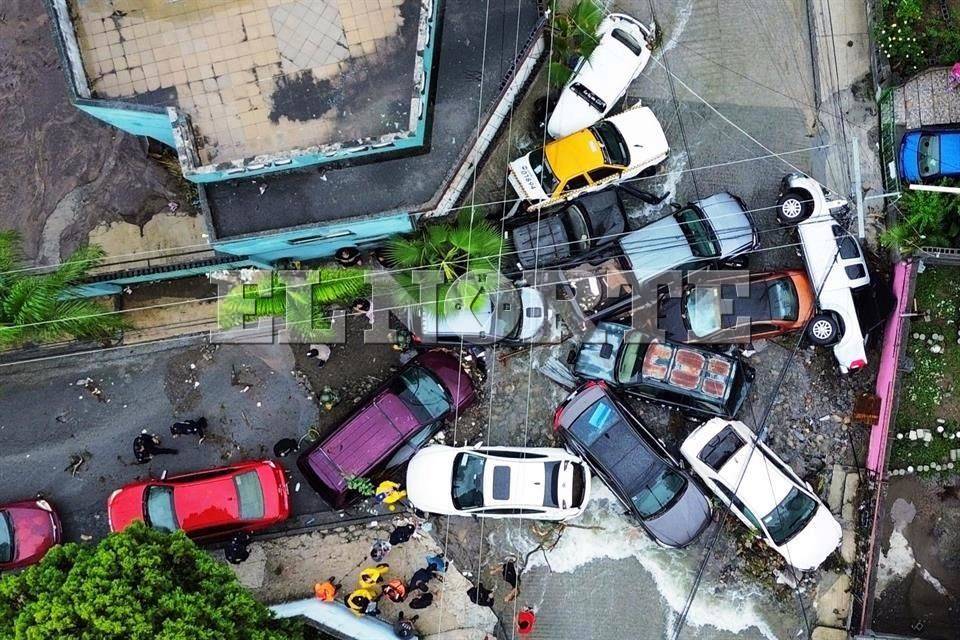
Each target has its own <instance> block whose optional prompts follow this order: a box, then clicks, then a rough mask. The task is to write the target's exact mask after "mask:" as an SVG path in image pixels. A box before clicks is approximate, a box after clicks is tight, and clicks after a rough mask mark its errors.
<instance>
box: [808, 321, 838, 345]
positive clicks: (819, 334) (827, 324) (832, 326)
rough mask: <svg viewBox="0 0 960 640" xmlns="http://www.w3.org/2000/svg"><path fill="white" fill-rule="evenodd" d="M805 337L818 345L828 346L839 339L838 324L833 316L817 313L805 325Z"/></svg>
mask: <svg viewBox="0 0 960 640" xmlns="http://www.w3.org/2000/svg"><path fill="white" fill-rule="evenodd" d="M807 337H808V338H810V342H812V343H813V344H815V345H817V346H818V347H828V346H830V345H832V344H835V343H836V342H837V341H838V340H839V339H840V325H839V324H838V323H837V321H836V319H835V318H834V317H833V316H830V315H827V314H825V313H820V314H817V315H815V316H814V317H813V320H811V321H810V326H809V327H807Z"/></svg>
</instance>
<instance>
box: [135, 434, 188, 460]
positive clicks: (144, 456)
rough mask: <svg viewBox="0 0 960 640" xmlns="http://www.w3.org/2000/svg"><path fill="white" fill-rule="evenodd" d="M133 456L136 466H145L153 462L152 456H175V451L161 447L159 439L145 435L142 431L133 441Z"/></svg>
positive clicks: (153, 435) (151, 435) (155, 436)
mask: <svg viewBox="0 0 960 640" xmlns="http://www.w3.org/2000/svg"><path fill="white" fill-rule="evenodd" d="M133 455H134V457H135V458H136V459H137V464H145V463H147V462H150V461H151V460H153V457H154V456H159V455H177V450H176V449H169V448H167V447H161V446H160V437H159V436H157V435H155V434H152V433H147V430H146V429H144V430H143V431H141V432H140V435H138V436H137V437H136V438H134V439H133Z"/></svg>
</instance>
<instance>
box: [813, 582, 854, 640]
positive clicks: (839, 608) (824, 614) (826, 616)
mask: <svg viewBox="0 0 960 640" xmlns="http://www.w3.org/2000/svg"><path fill="white" fill-rule="evenodd" d="M852 598H853V596H852V595H851V593H850V577H849V576H847V575H846V574H840V575H836V574H833V576H831V575H830V574H824V576H823V578H822V579H821V580H820V584H819V586H818V587H817V599H816V601H815V603H814V607H815V608H816V610H817V622H818V623H819V624H821V625H823V626H827V627H835V628H841V627H843V628H845V627H846V626H847V618H848V617H849V615H850V602H851V600H852Z"/></svg>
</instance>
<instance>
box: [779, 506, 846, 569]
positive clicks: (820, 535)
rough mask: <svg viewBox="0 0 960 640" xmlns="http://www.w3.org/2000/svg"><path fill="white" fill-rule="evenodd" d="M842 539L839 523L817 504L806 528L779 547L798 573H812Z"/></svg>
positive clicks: (823, 507)
mask: <svg viewBox="0 0 960 640" xmlns="http://www.w3.org/2000/svg"><path fill="white" fill-rule="evenodd" d="M842 538H843V529H842V528H841V527H840V523H839V522H837V519H836V518H834V517H833V514H831V513H830V511H829V510H828V509H827V508H826V507H825V506H823V505H822V504H819V505H818V506H817V510H816V512H815V513H814V514H813V518H812V519H811V520H810V522H808V523H807V526H806V527H804V528H803V530H802V531H800V532H799V533H798V534H797V535H795V536H794V537H793V538H792V539H790V540H789V541H788V542H787V543H786V544H784V545H783V546H782V547H781V553H782V555H783V556H784V557H785V558H786V559H787V561H788V562H789V563H790V564H791V565H793V566H794V567H795V568H797V569H799V570H800V571H812V570H813V569H816V568H817V567H819V566H820V565H821V564H822V563H823V561H824V560H826V559H827V557H828V556H829V555H830V554H831V553H833V551H834V549H836V548H837V547H838V546H839V545H840V541H841V539H842Z"/></svg>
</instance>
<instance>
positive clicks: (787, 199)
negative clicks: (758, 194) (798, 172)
mask: <svg viewBox="0 0 960 640" xmlns="http://www.w3.org/2000/svg"><path fill="white" fill-rule="evenodd" d="M811 213H813V203H812V202H811V201H810V198H809V197H808V196H807V194H805V193H804V192H803V191H788V192H786V193H785V194H783V195H782V196H780V199H779V200H777V220H779V221H780V222H781V223H783V224H796V223H797V222H801V221H803V220H806V219H807V218H809V217H810V214H811Z"/></svg>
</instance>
